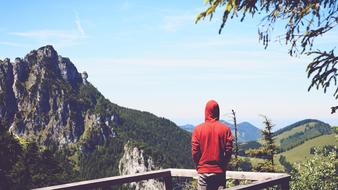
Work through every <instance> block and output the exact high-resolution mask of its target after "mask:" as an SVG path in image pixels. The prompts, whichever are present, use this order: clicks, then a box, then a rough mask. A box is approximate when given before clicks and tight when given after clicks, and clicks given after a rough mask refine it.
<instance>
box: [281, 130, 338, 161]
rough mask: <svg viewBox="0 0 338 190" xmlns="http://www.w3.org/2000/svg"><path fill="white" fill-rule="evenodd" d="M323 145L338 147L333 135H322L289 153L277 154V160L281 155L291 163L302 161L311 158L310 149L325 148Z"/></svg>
mask: <svg viewBox="0 0 338 190" xmlns="http://www.w3.org/2000/svg"><path fill="white" fill-rule="evenodd" d="M325 145H332V146H338V141H337V138H335V134H330V135H322V136H319V137H316V138H313V139H311V140H308V141H306V142H305V143H303V144H301V145H299V146H297V147H295V148H293V149H291V150H289V151H286V152H283V153H280V154H278V155H277V158H278V157H279V156H280V155H283V156H285V157H286V159H287V160H288V161H289V162H291V163H295V162H298V161H303V160H305V159H306V158H309V157H312V154H310V149H311V148H312V147H316V146H325Z"/></svg>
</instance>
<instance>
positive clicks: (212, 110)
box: [205, 100, 219, 121]
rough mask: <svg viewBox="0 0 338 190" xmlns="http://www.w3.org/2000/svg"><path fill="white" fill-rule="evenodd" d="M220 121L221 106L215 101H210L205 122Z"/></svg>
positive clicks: (206, 109) (206, 108) (206, 107)
mask: <svg viewBox="0 0 338 190" xmlns="http://www.w3.org/2000/svg"><path fill="white" fill-rule="evenodd" d="M217 120H219V106H218V103H217V102H216V101H215V100H209V101H208V103H207V105H206V106H205V121H217Z"/></svg>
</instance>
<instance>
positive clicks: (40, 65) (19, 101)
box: [0, 46, 116, 150]
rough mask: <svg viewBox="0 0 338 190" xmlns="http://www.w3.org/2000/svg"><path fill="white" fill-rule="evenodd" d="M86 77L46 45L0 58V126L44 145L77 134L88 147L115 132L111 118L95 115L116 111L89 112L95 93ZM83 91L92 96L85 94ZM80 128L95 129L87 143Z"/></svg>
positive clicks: (60, 142) (92, 109) (69, 140)
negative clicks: (22, 54) (12, 58)
mask: <svg viewBox="0 0 338 190" xmlns="http://www.w3.org/2000/svg"><path fill="white" fill-rule="evenodd" d="M87 78H88V74H85V75H84V74H80V73H79V72H78V71H77V69H76V67H75V66H74V64H73V63H72V62H71V61H70V60H69V59H68V58H65V57H62V56H59V55H58V53H57V52H56V51H55V50H54V48H53V47H52V46H45V47H42V48H39V49H38V50H33V51H31V52H30V53H29V54H27V55H26V56H25V57H24V58H23V59H21V58H16V59H15V61H14V62H10V60H9V59H5V60H4V61H0V127H1V128H2V129H3V128H5V129H7V130H10V131H11V132H12V133H14V134H16V135H18V136H23V137H25V138H28V139H32V140H34V141H37V142H39V143H40V144H45V145H49V144H51V143H53V144H56V145H58V146H65V145H67V146H68V145H69V144H73V143H76V142H79V141H80V139H81V140H82V141H83V143H82V145H83V146H85V148H84V150H88V149H89V148H90V147H92V146H95V145H97V144H103V143H104V141H106V140H107V139H109V138H113V137H114V136H116V133H115V132H114V130H113V126H112V122H106V121H103V122H101V119H98V118H101V117H102V118H103V117H104V118H106V117H107V118H109V119H110V118H111V117H114V115H116V113H112V112H106V113H104V114H101V113H96V112H95V106H96V99H97V98H99V97H100V96H101V95H100V94H99V92H97V90H96V89H95V88H94V87H92V85H91V84H90V83H89V82H88V81H87ZM93 89H95V90H93ZM87 91H91V92H92V94H94V95H93V96H95V98H90V97H88V93H87ZM86 93H87V94H86ZM91 120H95V122H92V121H91ZM96 120H98V121H96ZM93 129H95V130H93ZM85 131H92V132H93V131H94V132H95V133H94V134H91V143H89V144H88V143H85V141H86V140H87V139H85V138H84V137H82V136H83V134H84V133H85Z"/></svg>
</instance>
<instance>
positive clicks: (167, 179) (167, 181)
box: [164, 175, 173, 190]
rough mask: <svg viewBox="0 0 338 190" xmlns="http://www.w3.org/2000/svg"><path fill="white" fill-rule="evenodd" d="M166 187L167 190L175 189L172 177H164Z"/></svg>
mask: <svg viewBox="0 0 338 190" xmlns="http://www.w3.org/2000/svg"><path fill="white" fill-rule="evenodd" d="M164 185H165V190H172V189H173V180H172V177H171V175H170V176H166V177H164Z"/></svg>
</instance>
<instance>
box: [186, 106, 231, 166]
mask: <svg viewBox="0 0 338 190" xmlns="http://www.w3.org/2000/svg"><path fill="white" fill-rule="evenodd" d="M191 145H192V146H191V147H192V158H193V160H194V162H195V164H196V169H197V172H198V173H224V172H225V169H226V166H227V164H228V162H229V160H230V158H231V154H232V135H231V131H230V128H229V127H228V126H227V125H225V124H223V123H221V122H219V106H218V104H217V102H216V101H214V100H210V101H209V102H208V103H207V105H206V107H205V122H204V123H202V124H200V125H198V126H197V127H195V129H194V132H193V134H192V139H191Z"/></svg>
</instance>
